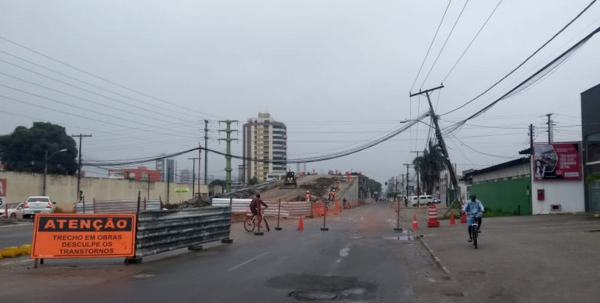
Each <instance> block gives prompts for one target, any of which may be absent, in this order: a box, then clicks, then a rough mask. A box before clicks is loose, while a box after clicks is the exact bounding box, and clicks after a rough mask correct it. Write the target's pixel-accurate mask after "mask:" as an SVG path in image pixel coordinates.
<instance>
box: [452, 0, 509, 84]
mask: <svg viewBox="0 0 600 303" xmlns="http://www.w3.org/2000/svg"><path fill="white" fill-rule="evenodd" d="M502 1H503V0H500V1H498V4H496V7H494V9H493V10H492V12H491V13H490V15H489V16H488V17H487V19H486V20H485V22H483V25H481V27H480V28H479V30H478V31H477V34H475V37H473V39H472V40H471V42H469V45H467V48H465V50H464V51H463V53H462V54H461V55H460V57H458V60H456V62H455V63H454V65H452V68H451V69H450V71H449V72H448V74H446V76H445V77H444V79H443V80H442V83H444V82H446V79H447V78H448V76H450V74H451V73H452V71H453V70H454V68H455V67H456V66H457V65H458V63H459V62H460V60H461V59H462V58H463V56H464V55H465V54H466V53H467V51H468V50H469V48H470V47H471V45H472V44H473V42H475V40H476V39H477V37H478V36H479V34H480V33H481V31H482V30H483V28H484V27H485V26H486V24H487V23H488V21H490V19H491V18H492V16H493V15H494V13H495V12H496V10H497V9H498V7H499V6H500V3H502Z"/></svg>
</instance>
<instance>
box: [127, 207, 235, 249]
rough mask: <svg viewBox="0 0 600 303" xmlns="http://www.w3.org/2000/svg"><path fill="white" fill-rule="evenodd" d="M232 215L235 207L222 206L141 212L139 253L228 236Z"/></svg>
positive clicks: (191, 245) (138, 236) (190, 244)
mask: <svg viewBox="0 0 600 303" xmlns="http://www.w3.org/2000/svg"><path fill="white" fill-rule="evenodd" d="M230 217H231V209H230V208H229V207H220V206H208V207H202V208H189V209H178V210H161V211H143V212H140V214H139V216H138V225H137V234H136V243H135V256H136V258H141V257H144V256H149V255H154V254H158V253H161V252H166V251H172V250H176V249H180V248H185V247H188V248H190V249H191V247H194V246H196V245H199V244H203V243H208V242H214V241H219V240H227V239H229V231H230V226H231V219H230Z"/></svg>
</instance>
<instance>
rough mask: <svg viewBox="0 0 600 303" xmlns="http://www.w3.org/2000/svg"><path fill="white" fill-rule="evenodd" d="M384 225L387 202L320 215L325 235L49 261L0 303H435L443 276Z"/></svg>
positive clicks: (16, 279)
mask: <svg viewBox="0 0 600 303" xmlns="http://www.w3.org/2000/svg"><path fill="white" fill-rule="evenodd" d="M394 217H395V214H394V213H393V212H390V207H389V204H387V203H378V204H371V205H366V206H363V207H360V208H356V209H353V210H350V211H345V212H343V213H342V214H340V215H337V216H331V217H329V218H328V222H327V223H328V227H329V231H321V230H320V227H321V226H322V222H323V221H322V220H321V219H311V220H305V221H304V231H297V230H296V227H297V220H287V221H285V223H284V224H283V230H282V231H275V230H273V229H271V232H266V231H265V235H264V236H255V235H254V234H252V233H246V232H245V231H243V226H242V225H241V224H234V225H233V226H232V229H233V230H232V238H233V239H234V243H233V244H229V245H227V244H219V245H213V246H211V247H208V249H205V250H204V251H202V252H185V253H183V254H179V255H177V256H173V257H169V258H166V259H163V260H155V261H151V260H149V259H144V263H143V264H139V265H130V266H127V267H126V266H123V265H119V262H122V260H119V261H114V262H113V263H112V264H110V265H104V266H95V265H94V266H93V265H86V263H78V262H81V261H79V260H77V261H76V260H49V261H48V262H47V264H46V265H44V266H43V267H42V268H40V269H38V270H35V271H32V270H25V269H22V268H23V267H25V265H21V266H18V267H16V268H13V270H12V272H13V273H14V274H13V278H12V279H11V282H10V283H8V286H7V285H5V287H7V288H8V287H10V291H9V292H7V293H5V295H4V296H5V297H4V298H6V299H7V298H9V297H10V299H11V300H10V302H83V301H85V302H144V303H147V302H170V301H178V302H223V303H226V302H245V301H252V302H294V301H296V299H294V295H297V296H299V297H306V296H308V297H310V296H316V297H331V296H338V301H339V302H419V301H420V302H444V301H440V300H439V298H435V299H431V300H429V299H428V298H429V297H428V294H427V293H426V291H424V289H425V288H424V287H425V286H429V287H432V286H434V285H433V283H439V282H442V283H443V281H442V280H443V277H442V275H443V273H442V274H440V273H441V270H439V269H438V268H437V267H436V266H435V264H433V262H431V258H430V256H428V255H426V254H422V252H421V250H420V249H419V245H418V244H416V243H415V242H414V241H412V239H411V237H410V236H409V234H408V233H394V232H393V227H394V225H395V221H394V220H393V218H394ZM274 223H275V222H271V225H272V226H271V227H273V225H275V224H274ZM59 261H60V262H59ZM52 264H55V265H52ZM68 264H79V265H78V267H76V268H72V267H69V265H68ZM0 269H2V268H0ZM42 279H43V280H44V281H47V283H43V286H40V288H37V287H38V286H36V292H27V291H26V290H27V289H23V292H21V291H19V289H18V288H19V287H20V286H19V285H23V286H22V287H25V288H28V287H29V285H31V283H32V282H34V281H41V280H42ZM0 285H1V284H0ZM36 285H39V284H36ZM2 288H3V287H2V286H0V290H2ZM3 292H4V291H2V292H0V301H3V296H2V293H3ZM294 292H295V293H294ZM16 294H18V296H17V295H16ZM290 294H292V295H290ZM417 299H419V300H417Z"/></svg>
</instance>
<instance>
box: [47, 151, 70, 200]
mask: <svg viewBox="0 0 600 303" xmlns="http://www.w3.org/2000/svg"><path fill="white" fill-rule="evenodd" d="M66 151H67V149H66V148H63V149H61V150H59V151H56V152H54V153H53V154H52V155H50V157H48V149H46V153H45V154H44V184H43V187H42V196H45V195H46V179H47V178H48V161H49V160H50V158H52V157H53V156H54V155H56V154H58V153H62V152H66Z"/></svg>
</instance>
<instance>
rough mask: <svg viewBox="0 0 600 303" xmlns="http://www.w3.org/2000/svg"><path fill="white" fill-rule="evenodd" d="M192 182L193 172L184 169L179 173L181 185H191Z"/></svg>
mask: <svg viewBox="0 0 600 303" xmlns="http://www.w3.org/2000/svg"><path fill="white" fill-rule="evenodd" d="M192 181H193V177H192V172H191V171H190V170H189V169H182V170H181V171H180V172H179V183H184V184H191V183H192Z"/></svg>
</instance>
